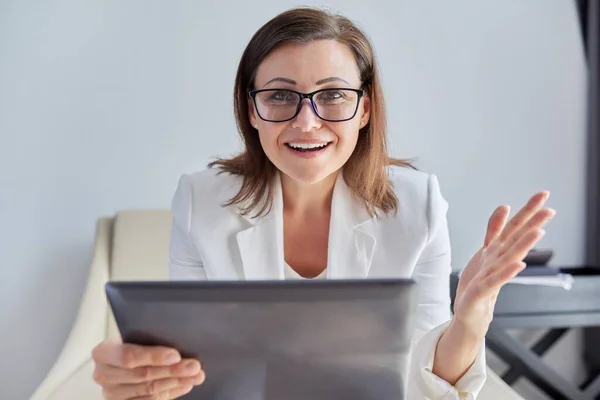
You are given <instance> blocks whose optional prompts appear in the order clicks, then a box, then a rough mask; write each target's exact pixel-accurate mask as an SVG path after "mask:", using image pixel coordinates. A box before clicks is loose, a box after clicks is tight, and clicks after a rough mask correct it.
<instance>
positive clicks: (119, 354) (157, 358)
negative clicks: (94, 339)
mask: <svg viewBox="0 0 600 400" xmlns="http://www.w3.org/2000/svg"><path fill="white" fill-rule="evenodd" d="M92 358H93V359H94V361H95V362H96V364H108V365H111V366H113V367H119V368H127V369H133V368H138V367H145V366H169V365H173V364H177V363H178V362H180V361H181V356H180V355H179V353H178V352H177V350H174V349H171V348H168V347H161V346H138V345H135V344H128V343H125V344H121V343H120V341H118V339H110V340H106V341H104V342H102V343H100V344H99V345H98V346H96V348H95V349H94V350H93V351H92Z"/></svg>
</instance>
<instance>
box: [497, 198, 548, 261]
mask: <svg viewBox="0 0 600 400" xmlns="http://www.w3.org/2000/svg"><path fill="white" fill-rule="evenodd" d="M555 215H556V211H554V210H553V209H551V208H542V209H541V210H539V211H538V212H537V213H535V215H533V216H532V217H531V218H530V219H529V220H528V221H527V222H526V223H525V224H524V225H523V226H521V227H520V228H519V230H517V231H516V232H515V233H514V234H513V235H511V236H510V237H509V238H508V239H507V240H506V242H505V243H504V246H503V247H502V250H501V251H500V253H499V255H502V254H504V253H506V252H507V251H508V250H509V249H511V248H512V246H513V245H514V244H515V243H516V242H517V241H518V240H519V239H521V238H522V237H523V236H524V235H526V234H527V233H528V232H530V231H534V230H536V229H541V228H542V227H543V226H544V225H546V224H547V223H548V222H549V221H550V220H551V219H552V218H554V216H555Z"/></svg>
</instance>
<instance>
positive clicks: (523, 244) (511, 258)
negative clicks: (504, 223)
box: [497, 229, 546, 265]
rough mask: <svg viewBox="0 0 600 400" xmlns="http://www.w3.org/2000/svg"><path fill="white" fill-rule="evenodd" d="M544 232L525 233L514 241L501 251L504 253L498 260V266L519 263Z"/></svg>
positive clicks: (537, 230) (531, 231)
mask: <svg viewBox="0 0 600 400" xmlns="http://www.w3.org/2000/svg"><path fill="white" fill-rule="evenodd" d="M545 234H546V232H545V231H544V230H542V229H534V230H530V231H528V232H526V233H525V234H523V235H522V236H521V237H520V238H518V239H517V240H516V242H514V243H513V244H512V245H511V246H510V247H507V248H506V249H503V251H504V253H503V254H502V255H501V256H500V258H498V260H497V264H498V265H506V264H512V263H514V262H521V261H523V259H524V258H525V256H526V255H527V253H529V251H530V250H531V249H532V248H533V247H534V246H535V245H536V243H537V242H539V241H540V239H541V238H542V237H544V235H545Z"/></svg>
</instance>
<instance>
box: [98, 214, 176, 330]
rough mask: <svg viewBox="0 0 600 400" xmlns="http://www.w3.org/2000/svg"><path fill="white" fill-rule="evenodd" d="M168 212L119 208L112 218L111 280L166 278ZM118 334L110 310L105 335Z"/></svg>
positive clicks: (169, 225) (168, 229)
mask: <svg viewBox="0 0 600 400" xmlns="http://www.w3.org/2000/svg"><path fill="white" fill-rule="evenodd" d="M170 236H171V212H170V211H169V210H134V211H122V212H119V213H118V214H117V216H116V217H115V220H114V227H113V239H112V252H111V257H110V271H109V273H110V279H111V280H113V281H132V280H144V281H151V280H168V279H169V267H168V266H169V240H170ZM115 335H118V329H117V327H116V324H115V322H114V317H113V315H112V313H109V321H108V336H109V337H112V336H115Z"/></svg>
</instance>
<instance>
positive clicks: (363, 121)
mask: <svg viewBox="0 0 600 400" xmlns="http://www.w3.org/2000/svg"><path fill="white" fill-rule="evenodd" d="M361 101H362V107H361V111H362V112H361V117H360V127H361V128H362V127H364V126H366V125H367V124H368V123H369V118H371V98H370V97H369V92H365V95H364V96H363V97H362V99H361Z"/></svg>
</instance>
